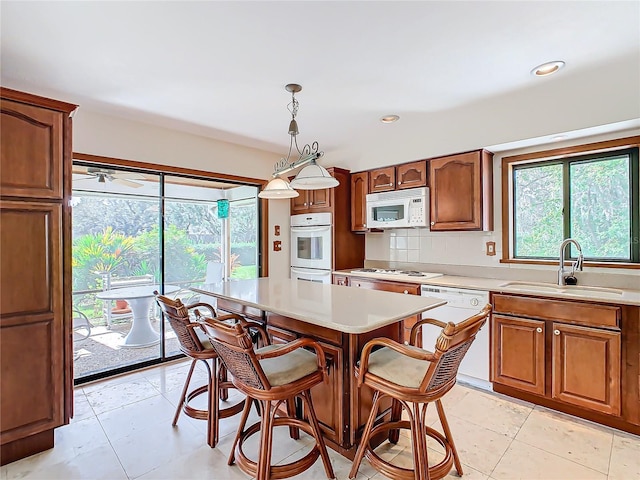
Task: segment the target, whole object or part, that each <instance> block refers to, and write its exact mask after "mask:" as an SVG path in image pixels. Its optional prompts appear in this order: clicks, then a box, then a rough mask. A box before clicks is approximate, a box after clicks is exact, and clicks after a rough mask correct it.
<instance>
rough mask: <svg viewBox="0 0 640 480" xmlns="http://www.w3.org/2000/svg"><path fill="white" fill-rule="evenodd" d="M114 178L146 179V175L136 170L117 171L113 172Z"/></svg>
mask: <svg viewBox="0 0 640 480" xmlns="http://www.w3.org/2000/svg"><path fill="white" fill-rule="evenodd" d="M111 176H112V177H113V178H126V179H128V180H144V176H143V175H142V174H140V173H135V172H115V173H112V174H111Z"/></svg>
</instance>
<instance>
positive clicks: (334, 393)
mask: <svg viewBox="0 0 640 480" xmlns="http://www.w3.org/2000/svg"><path fill="white" fill-rule="evenodd" d="M318 343H320V346H321V347H322V350H324V355H325V359H326V361H327V374H328V377H329V378H328V381H327V382H323V383H321V384H319V385H316V386H315V387H313V388H312V389H311V399H312V400H313V408H314V409H315V411H316V416H317V417H318V422H319V423H320V428H321V429H322V431H323V433H324V436H325V438H328V439H329V440H331V441H332V442H334V443H336V444H340V442H341V440H342V433H343V432H342V426H343V425H344V418H343V417H344V407H343V405H342V403H341V402H343V401H344V395H343V393H342V392H343V390H344V385H343V378H344V376H343V374H342V370H341V369H342V368H344V359H343V352H342V349H341V348H340V347H337V346H334V345H330V344H328V343H326V342H318ZM328 399H329V400H330V401H327V400H328Z"/></svg>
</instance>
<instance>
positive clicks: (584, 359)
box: [551, 323, 621, 415]
mask: <svg viewBox="0 0 640 480" xmlns="http://www.w3.org/2000/svg"><path fill="white" fill-rule="evenodd" d="M620 343H621V335H620V332H614V331H609V330H603V329H597V328H590V327H579V326H576V325H566V324H562V323H554V324H553V344H552V345H553V347H552V348H553V349H552V357H551V358H552V362H553V363H552V372H553V382H552V390H551V396H552V398H554V399H556V400H561V401H563V402H567V403H571V404H574V405H578V406H580V407H584V408H589V409H591V410H596V411H598V412H603V413H608V414H611V415H620Z"/></svg>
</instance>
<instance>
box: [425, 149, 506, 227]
mask: <svg viewBox="0 0 640 480" xmlns="http://www.w3.org/2000/svg"><path fill="white" fill-rule="evenodd" d="M429 195H430V204H431V205H430V208H431V230H435V231H443V230H493V154H492V153H491V152H487V151H486V150H476V151H474V152H468V153H460V154H457V155H449V156H446V157H439V158H434V159H431V160H429Z"/></svg>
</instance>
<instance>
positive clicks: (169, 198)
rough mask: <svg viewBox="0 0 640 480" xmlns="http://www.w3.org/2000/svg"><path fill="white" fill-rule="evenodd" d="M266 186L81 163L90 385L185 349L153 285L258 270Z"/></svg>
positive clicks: (82, 351) (78, 268)
mask: <svg viewBox="0 0 640 480" xmlns="http://www.w3.org/2000/svg"><path fill="white" fill-rule="evenodd" d="M257 193H258V189H257V188H256V187H253V186H246V185H238V184H231V183H225V182H220V181H214V180H209V179H201V178H191V177H182V176H177V175H167V174H163V173H161V172H160V173H158V172H146V171H135V172H134V171H128V170H126V169H121V168H116V167H112V166H108V167H107V166H104V167H103V166H100V167H96V166H89V165H83V164H81V163H79V162H77V163H74V175H73V217H72V218H73V253H72V255H73V299H74V305H73V307H74V367H75V378H76V382H77V383H78V382H83V381H88V380H92V379H94V378H99V377H103V376H107V375H109V374H112V373H118V372H122V371H126V370H130V369H133V368H137V367H139V366H144V365H148V364H152V363H157V362H160V361H164V360H166V359H170V358H173V357H175V356H177V355H180V350H179V343H178V339H177V338H176V336H175V334H174V333H173V331H172V329H171V327H170V325H169V324H168V323H167V322H162V319H161V316H160V314H159V312H158V311H157V310H156V307H155V302H154V301H153V292H154V291H155V290H157V291H160V292H164V293H165V295H167V296H170V297H171V298H180V299H182V300H183V302H184V303H185V304H189V303H191V302H195V301H208V302H210V303H213V304H214V305H213V306H214V307H215V300H214V299H211V298H200V297H199V296H197V295H195V294H194V293H193V292H192V291H191V290H190V288H189V287H190V286H191V285H194V284H197V283H203V282H217V281H221V280H222V279H227V278H255V277H257V276H258V275H259V268H258V258H259V252H258V247H259V245H260V243H259V228H258V220H257V219H258V218H259V214H258V202H257Z"/></svg>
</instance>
